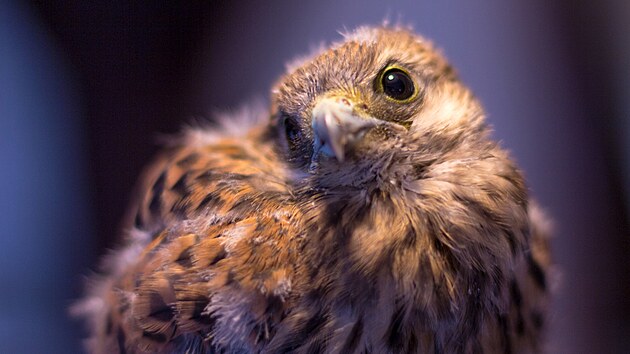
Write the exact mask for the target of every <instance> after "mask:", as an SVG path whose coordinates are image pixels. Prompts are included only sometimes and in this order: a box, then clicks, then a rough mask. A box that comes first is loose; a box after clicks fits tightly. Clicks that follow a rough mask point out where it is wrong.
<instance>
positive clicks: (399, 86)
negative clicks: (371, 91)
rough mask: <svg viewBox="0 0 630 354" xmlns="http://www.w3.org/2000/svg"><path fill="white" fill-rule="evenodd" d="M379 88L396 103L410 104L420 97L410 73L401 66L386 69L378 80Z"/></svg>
mask: <svg viewBox="0 0 630 354" xmlns="http://www.w3.org/2000/svg"><path fill="white" fill-rule="evenodd" d="M376 84H377V88H378V91H379V92H382V93H383V94H385V97H386V98H387V99H388V100H390V101H393V102H396V103H409V102H411V101H413V100H414V99H415V98H416V97H417V96H418V88H417V87H416V84H415V83H414V81H413V79H412V78H411V75H410V74H409V72H408V71H407V70H405V69H403V68H401V67H399V66H395V65H392V66H388V67H386V68H385V69H384V70H383V71H382V72H381V74H380V75H379V76H378V78H377V82H376Z"/></svg>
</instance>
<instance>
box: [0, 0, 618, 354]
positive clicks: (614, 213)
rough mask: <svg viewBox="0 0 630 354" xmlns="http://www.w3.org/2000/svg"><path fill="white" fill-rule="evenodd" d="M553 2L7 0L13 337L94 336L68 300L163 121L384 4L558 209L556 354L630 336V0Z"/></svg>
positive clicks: (7, 239) (117, 219)
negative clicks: (441, 59) (453, 76)
mask: <svg viewBox="0 0 630 354" xmlns="http://www.w3.org/2000/svg"><path fill="white" fill-rule="evenodd" d="M551 3H552V2H547V1H543V0H511V1H503V0H490V1H485V2H483V4H480V3H473V2H469V1H465V0H454V1H443V2H439V3H438V2H431V3H429V2H414V1H389V2H384V1H376V0H373V1H364V2H361V3H358V2H351V1H332V0H324V1H317V2H315V1H313V2H309V3H306V2H297V1H289V0H285V1H276V2H273V3H271V2H262V1H261V2H247V1H214V2H211V3H208V4H204V3H201V2H186V3H185V4H171V3H168V4H167V3H165V2H164V3H161V2H150V3H148V4H144V5H141V4H128V3H123V2H120V3H119V2H102V3H100V4H93V3H87V2H79V1H68V2H63V3H57V4H51V3H49V2H31V3H29V2H20V1H12V0H0V166H2V168H1V170H0V284H1V285H0V289H1V290H0V304H2V307H1V308H2V310H0V352H2V353H53V352H54V353H71V352H78V351H80V338H81V336H82V335H83V333H82V331H81V326H80V325H79V324H78V323H76V322H75V321H72V320H70V319H69V318H68V316H67V307H68V305H69V304H70V303H71V302H72V299H75V298H77V297H78V296H79V294H80V291H81V288H82V284H83V282H84V278H85V276H86V275H89V274H90V269H95V268H96V265H97V263H98V259H99V258H100V256H101V255H102V254H104V253H105V250H106V249H107V248H110V247H113V246H114V245H115V244H116V240H117V238H118V236H119V228H120V224H121V220H122V218H123V215H124V211H125V208H126V204H127V202H128V198H129V195H130V191H131V189H132V187H133V184H134V181H135V179H136V178H137V176H138V174H139V173H140V170H141V168H142V167H143V166H144V164H146V163H147V162H148V161H149V159H150V156H151V155H152V154H153V153H154V152H155V151H156V150H157V148H158V144H156V141H157V139H156V137H157V136H158V134H159V133H167V134H168V133H174V132H176V131H177V130H178V128H179V127H180V126H181V125H182V124H183V123H185V122H187V121H191V120H192V119H193V118H194V117H199V116H210V115H211V112H213V111H214V110H216V109H230V108H234V107H236V106H238V105H239V104H240V103H242V102H244V101H246V100H249V99H252V98H255V97H262V98H264V99H266V98H267V97H268V90H269V87H270V86H271V84H272V83H273V82H275V80H276V79H277V78H278V76H279V75H280V74H282V72H283V70H284V63H285V62H287V61H288V60H290V59H291V58H293V57H295V56H297V55H301V54H304V53H306V52H308V51H309V49H310V48H312V47H313V46H314V45H317V44H319V43H320V42H322V41H325V42H329V41H331V40H337V39H339V38H340V36H339V35H338V30H343V29H344V28H348V29H352V28H354V27H355V26H357V25H362V24H379V23H381V22H382V20H383V19H384V18H385V17H389V18H390V19H391V20H392V21H393V22H396V21H398V20H400V21H401V22H402V23H405V24H411V25H413V26H414V28H415V29H416V30H417V31H418V32H419V33H422V34H424V35H425V36H426V37H428V38H431V39H432V40H434V42H435V43H436V44H437V45H438V46H439V47H441V48H443V50H444V52H445V54H446V55H447V57H448V58H449V59H450V60H451V61H452V63H453V64H454V66H455V67H456V68H457V69H458V71H459V73H460V75H461V77H462V79H463V80H464V81H465V82H466V83H467V84H468V85H470V86H471V87H472V89H473V91H474V92H475V93H476V95H477V96H478V97H479V98H480V99H481V101H482V102H483V103H484V105H485V107H486V109H487V112H488V119H489V121H490V122H491V123H492V124H493V125H494V127H495V137H496V138H497V139H499V140H501V141H502V143H503V145H504V146H506V147H507V148H508V149H510V150H511V151H512V152H513V155H514V156H515V157H516V159H517V160H518V162H519V164H520V165H521V167H522V168H523V169H524V170H525V172H526V175H527V177H528V180H529V184H530V187H531V190H532V193H533V195H535V196H536V198H537V199H538V200H539V201H540V202H541V204H542V205H543V206H544V207H545V208H546V209H547V210H548V211H549V213H550V214H551V215H552V216H553V218H554V220H555V224H556V237H555V239H554V241H553V242H554V244H553V247H554V251H555V259H556V262H557V264H558V266H559V268H560V269H561V271H562V277H561V286H560V290H559V291H560V292H559V296H558V299H557V300H556V302H555V307H554V310H553V313H552V322H551V328H550V342H551V348H552V352H554V353H627V352H630V303H629V301H630V300H628V299H630V276H629V274H630V257H629V256H630V233H629V231H628V216H629V214H628V208H627V207H628V204H629V193H630V162H629V160H630V64H628V63H630V39H629V38H628V37H629V36H630V2H627V1H624V0H604V1H599V2H586V1H584V2H580V1H578V2H576V1H568V0H566V1H556V2H553V4H551Z"/></svg>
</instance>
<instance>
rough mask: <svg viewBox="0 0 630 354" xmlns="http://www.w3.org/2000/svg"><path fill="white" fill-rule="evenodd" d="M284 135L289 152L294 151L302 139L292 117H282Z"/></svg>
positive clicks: (298, 127)
mask: <svg viewBox="0 0 630 354" xmlns="http://www.w3.org/2000/svg"><path fill="white" fill-rule="evenodd" d="M283 122H284V133H285V136H286V138H287V143H288V144H289V148H290V149H291V150H293V149H295V148H296V147H297V145H298V143H299V142H300V139H301V138H302V131H301V130H300V126H299V124H298V122H297V121H296V120H295V118H293V117H284V120H283Z"/></svg>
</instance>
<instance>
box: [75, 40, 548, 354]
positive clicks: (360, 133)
mask: <svg viewBox="0 0 630 354" xmlns="http://www.w3.org/2000/svg"><path fill="white" fill-rule="evenodd" d="M221 122H222V125H221V126H220V127H215V128H200V127H195V128H189V129H187V130H186V131H185V132H184V133H183V134H182V135H181V137H179V138H178V139H177V140H176V141H175V142H174V143H173V144H172V145H171V146H169V147H168V148H167V149H166V150H165V151H164V152H163V153H162V154H161V155H160V156H159V157H158V159H157V160H156V161H155V162H154V163H153V164H152V165H151V166H150V168H149V169H148V171H147V173H146V174H145V176H144V178H143V180H142V181H143V183H142V186H143V187H144V188H141V190H140V193H139V194H138V197H137V199H136V200H135V204H134V205H135V208H134V213H135V214H134V215H135V224H134V225H129V227H128V230H129V231H128V234H127V240H126V242H125V244H124V246H123V247H122V248H121V249H120V250H119V251H117V252H115V253H114V254H113V255H112V256H111V257H110V259H109V262H108V267H107V268H106V274H108V275H106V276H103V277H101V278H100V279H96V280H95V281H94V283H95V284H94V285H93V286H92V288H91V290H90V295H89V296H88V297H87V298H86V299H85V300H84V301H83V302H82V303H81V304H80V305H79V306H78V307H77V308H78V309H79V311H80V312H83V313H84V314H85V316H86V317H87V318H88V320H89V323H90V328H91V338H90V339H89V343H88V347H89V350H90V351H92V352H96V353H115V352H120V353H145V352H162V353H164V352H181V353H184V352H185V353H288V352H291V353H482V352H483V353H530V352H539V351H541V350H542V348H543V342H542V338H541V337H542V329H543V325H544V320H545V313H546V303H547V301H548V299H547V298H548V295H547V292H548V291H547V282H548V281H547V280H546V273H547V269H548V267H549V263H550V261H549V254H548V244H547V243H548V241H547V231H546V226H545V225H546V223H545V222H544V218H543V216H542V213H541V212H540V211H539V210H538V209H537V207H536V206H535V205H534V204H533V203H532V202H531V201H530V199H529V197H528V193H527V188H526V185H525V181H524V179H523V176H522V174H521V172H520V171H519V169H518V168H517V166H516V165H515V163H514V162H513V161H512V160H511V159H510V157H509V155H508V153H507V152H506V151H505V150H504V149H502V148H501V147H500V146H499V145H498V144H497V143H496V142H495V141H493V140H491V138H490V128H489V127H488V125H487V124H486V123H485V122H484V111H483V109H482V107H481V106H480V104H479V102H478V101H477V100H476V99H475V98H474V96H473V95H472V94H471V92H470V91H469V90H468V88H466V87H465V86H464V85H463V84H462V82H460V81H459V79H458V78H457V75H456V73H455V72H454V70H453V69H452V68H451V66H450V65H449V64H448V63H447V61H446V60H445V59H444V57H443V56H442V55H441V54H440V53H439V52H438V51H436V49H434V47H433V46H432V45H431V44H430V43H429V42H428V41H427V40H425V39H423V38H422V37H419V36H416V35H414V34H412V33H410V32H409V31H407V30H405V29H402V28H359V29H358V30H356V31H355V32H353V33H351V34H347V35H346V36H345V38H344V40H343V42H340V43H336V44H334V45H332V46H331V47H330V48H329V49H327V50H325V51H323V52H321V53H319V54H317V55H315V56H313V57H312V58H311V59H308V60H306V61H304V62H302V63H301V64H300V65H296V66H295V67H293V68H290V69H289V71H288V72H287V74H286V75H285V76H284V77H282V78H281V79H280V81H279V82H278V83H277V85H276V86H275V87H274V88H273V90H272V103H271V108H270V109H267V110H266V109H259V108H252V109H249V110H247V109H245V110H243V111H241V112H239V113H237V114H233V115H229V116H226V117H222V119H221Z"/></svg>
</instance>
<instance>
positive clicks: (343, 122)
mask: <svg viewBox="0 0 630 354" xmlns="http://www.w3.org/2000/svg"><path fill="white" fill-rule="evenodd" d="M357 111H358V110H357V109H356V107H355V104H354V103H353V102H351V101H350V100H349V99H347V98H344V97H325V98H323V99H321V100H320V101H319V102H318V103H317V104H316V105H315V108H313V113H312V126H313V132H314V135H315V139H314V142H313V144H314V145H313V159H315V158H316V157H317V155H318V154H319V153H322V154H324V155H327V156H334V157H336V158H337V160H338V161H339V162H343V160H344V156H345V151H346V149H347V148H349V147H350V146H352V144H354V143H355V142H357V141H358V140H360V139H361V138H362V137H363V135H365V133H366V132H367V131H368V130H369V129H371V128H373V127H375V126H376V125H378V124H380V123H382V122H381V121H379V120H378V119H376V118H373V117H369V116H363V115H362V116H359V115H358V114H357Z"/></svg>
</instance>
